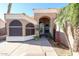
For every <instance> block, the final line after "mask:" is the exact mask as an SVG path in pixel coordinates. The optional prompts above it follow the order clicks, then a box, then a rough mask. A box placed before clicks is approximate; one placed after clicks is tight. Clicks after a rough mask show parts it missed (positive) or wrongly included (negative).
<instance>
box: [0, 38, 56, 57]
mask: <svg viewBox="0 0 79 59" xmlns="http://www.w3.org/2000/svg"><path fill="white" fill-rule="evenodd" d="M0 55H1V56H57V54H56V52H55V51H54V49H53V47H51V45H50V43H49V42H48V40H47V39H46V38H41V39H40V40H29V41H25V42H2V43H0Z"/></svg>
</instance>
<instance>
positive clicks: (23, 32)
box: [22, 25, 25, 36]
mask: <svg viewBox="0 0 79 59" xmlns="http://www.w3.org/2000/svg"><path fill="white" fill-rule="evenodd" d="M22 34H23V36H25V26H24V25H22Z"/></svg>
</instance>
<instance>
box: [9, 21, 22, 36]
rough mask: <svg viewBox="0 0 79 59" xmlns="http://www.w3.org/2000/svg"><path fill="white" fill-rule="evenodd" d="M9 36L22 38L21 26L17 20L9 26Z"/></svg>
mask: <svg viewBox="0 0 79 59" xmlns="http://www.w3.org/2000/svg"><path fill="white" fill-rule="evenodd" d="M9 36H22V24H21V22H20V21H18V20H13V21H12V22H11V23H10V24H9Z"/></svg>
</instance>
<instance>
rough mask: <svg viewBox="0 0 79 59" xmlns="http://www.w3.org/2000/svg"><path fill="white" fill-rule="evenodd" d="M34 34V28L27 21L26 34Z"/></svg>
mask: <svg viewBox="0 0 79 59" xmlns="http://www.w3.org/2000/svg"><path fill="white" fill-rule="evenodd" d="M34 34H35V28H34V25H33V24H32V23H29V24H27V25H26V36H28V35H34Z"/></svg>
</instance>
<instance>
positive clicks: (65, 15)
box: [56, 3, 79, 51]
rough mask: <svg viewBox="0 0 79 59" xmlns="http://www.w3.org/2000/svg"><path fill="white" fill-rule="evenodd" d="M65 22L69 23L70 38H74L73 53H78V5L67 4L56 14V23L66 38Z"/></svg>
mask: <svg viewBox="0 0 79 59" xmlns="http://www.w3.org/2000/svg"><path fill="white" fill-rule="evenodd" d="M67 22H70V25H71V31H72V36H73V38H74V45H73V47H74V48H73V51H79V50H78V47H79V4H78V3H72V4H68V5H67V6H66V7H64V8H62V9H61V12H60V13H59V14H58V16H57V19H56V23H57V24H58V25H59V26H60V27H61V28H62V29H64V32H65V34H66V36H67V37H68V33H67Z"/></svg>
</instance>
